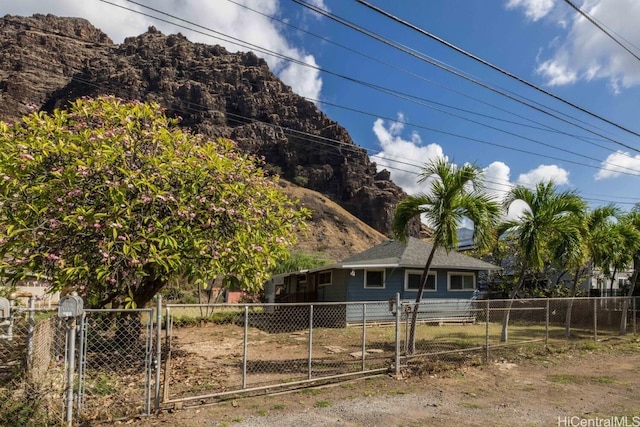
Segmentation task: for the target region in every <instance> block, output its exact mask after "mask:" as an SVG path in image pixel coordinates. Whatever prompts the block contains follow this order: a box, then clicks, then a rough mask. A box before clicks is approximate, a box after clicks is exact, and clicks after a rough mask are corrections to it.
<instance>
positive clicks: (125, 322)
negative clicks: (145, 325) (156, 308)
mask: <svg viewBox="0 0 640 427" xmlns="http://www.w3.org/2000/svg"><path fill="white" fill-rule="evenodd" d="M164 285H165V282H164V280H162V279H161V278H159V277H155V276H152V275H149V276H146V277H144V279H143V280H142V283H141V284H140V286H138V287H137V288H136V290H135V293H134V295H133V302H134V303H135V306H136V307H137V308H144V306H146V305H147V304H148V303H149V301H151V299H152V298H153V297H154V296H155V295H156V294H157V293H158V291H159V290H160V289H162V288H163V287H164ZM116 321H117V322H118V324H117V326H116V333H115V343H116V345H118V346H123V347H133V346H135V345H137V344H139V343H140V334H141V332H142V323H141V321H140V313H138V312H132V311H128V312H127V311H124V312H122V313H120V315H118V316H117V317H116Z"/></svg>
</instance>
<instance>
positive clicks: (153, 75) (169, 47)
mask: <svg viewBox="0 0 640 427" xmlns="http://www.w3.org/2000/svg"><path fill="white" fill-rule="evenodd" d="M0 46H1V51H2V55H0V120H5V121H13V120H15V119H17V118H19V117H20V116H21V115H22V114H24V113H26V112H27V110H28V108H29V106H30V105H31V106H32V104H35V105H36V106H37V107H38V108H41V109H44V110H47V111H51V110H53V109H54V108H64V107H65V106H66V105H67V103H68V102H69V101H71V100H73V99H76V98H78V97H82V96H96V95H100V94H112V95H116V96H118V97H121V98H125V99H140V100H143V101H146V100H153V101H156V102H159V103H160V104H161V105H162V106H163V107H165V108H166V110H167V113H168V114H170V115H176V116H180V117H182V125H183V126H186V127H190V128H192V129H193V130H194V131H196V132H200V133H203V134H205V135H207V136H209V137H212V138H214V137H225V138H230V139H233V140H234V141H236V142H237V143H238V146H239V147H240V149H242V150H244V151H246V152H249V153H252V154H256V155H258V156H264V158H265V160H266V162H267V163H268V164H269V165H270V167H272V168H274V169H275V170H276V171H278V172H279V173H280V175H281V176H282V177H283V178H284V179H286V180H288V181H290V182H293V183H296V184H298V185H299V186H302V187H305V188H307V189H310V190H315V191H316V192H318V193H321V194H322V195H324V196H326V198H327V199H329V200H331V201H333V202H335V203H336V204H338V205H339V206H341V207H342V208H344V209H345V210H346V211H348V212H349V213H350V214H352V215H354V216H355V217H356V218H358V219H360V220H361V221H363V222H364V223H366V224H368V225H369V226H371V227H372V228H373V229H375V230H377V231H378V232H380V233H382V234H386V235H389V233H390V224H391V218H392V215H393V210H394V208H395V205H396V204H397V202H398V201H399V200H400V199H402V198H403V197H404V196H405V194H404V193H403V191H402V190H401V189H400V188H399V187H398V186H397V185H395V184H394V183H393V182H392V181H390V179H389V176H390V174H389V172H388V171H382V172H377V171H376V165H375V163H373V162H371V161H370V159H369V157H368V156H367V154H366V151H365V150H364V149H363V148H361V147H359V146H357V145H356V144H354V142H353V141H352V140H351V138H350V136H349V134H348V133H347V131H346V130H345V129H344V128H343V127H342V126H340V125H339V124H338V123H336V122H335V121H333V120H331V119H330V118H329V117H327V116H326V115H325V114H324V113H323V112H322V111H320V110H319V109H318V108H317V107H316V106H315V105H314V104H313V103H311V102H309V101H307V100H306V99H304V98H302V97H300V96H298V95H296V94H295V93H293V91H292V90H291V88H290V87H288V86H286V85H285V84H284V83H282V82H281V81H280V80H279V79H278V78H277V77H276V76H275V75H274V74H273V73H271V71H270V70H269V68H268V66H267V64H266V62H265V61H264V60H262V59H260V58H258V57H257V56H256V55H255V54H253V53H251V52H248V53H230V52H228V51H227V50H225V49H224V48H222V47H220V46H210V45H205V44H198V43H192V42H190V41H189V40H187V39H186V38H185V37H184V36H182V35H180V34H177V35H164V34H162V33H160V32H159V31H157V30H155V29H154V28H153V27H152V28H149V30H148V31H147V32H146V33H144V34H141V35H139V36H137V37H131V38H127V39H126V40H125V41H124V42H123V43H122V44H119V45H118V44H114V43H113V42H112V41H111V40H110V39H109V37H107V35H106V34H104V33H103V32H102V31H100V30H98V29H96V28H95V27H93V26H92V25H91V24H90V23H89V22H88V21H86V20H84V19H77V18H60V17H56V16H52V15H46V16H45V15H34V16H32V17H17V16H10V15H7V16H4V17H3V18H2V19H0ZM343 222H345V221H343ZM346 222H349V221H346ZM418 229H419V224H417V223H416V224H414V225H413V227H412V231H411V234H414V235H415V234H416V233H417V232H418ZM349 232H350V230H345V233H349ZM345 240H348V239H345ZM374 240H375V239H374Z"/></svg>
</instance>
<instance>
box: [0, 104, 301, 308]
mask: <svg viewBox="0 0 640 427" xmlns="http://www.w3.org/2000/svg"><path fill="white" fill-rule="evenodd" d="M307 216H308V213H307V212H306V211H305V210H304V209H300V208H299V207H298V206H297V204H296V203H295V202H293V201H291V200H290V199H288V198H287V197H286V196H285V195H283V194H282V193H281V192H280V191H279V190H278V188H277V179H276V178H275V177H270V176H268V175H266V174H265V172H264V170H263V169H262V168H261V167H260V166H259V165H258V162H257V161H256V159H255V158H252V157H250V156H246V155H242V154H239V153H238V152H237V151H235V147H234V144H233V143H232V142H231V141H228V140H222V139H220V140H217V141H208V140H206V139H204V138H203V137H201V136H198V135H193V134H190V133H188V132H186V131H183V130H181V129H180V128H178V127H177V120H175V119H170V118H167V117H166V116H165V115H164V114H163V113H162V111H161V109H160V107H159V106H158V105H157V104H153V103H139V102H123V101H121V100H118V99H115V98H112V97H102V98H98V99H95V100H91V99H83V100H78V101H76V102H74V103H73V104H72V106H71V108H70V110H69V111H63V110H56V111H54V112H53V114H52V115H47V114H45V113H33V114H31V115H28V116H26V117H24V118H23V119H22V121H19V122H16V123H15V124H13V125H9V124H6V123H3V122H0V269H2V272H3V273H4V274H8V275H12V276H14V277H16V278H20V277H24V276H26V275H27V274H31V275H32V274H37V275H40V277H41V278H42V280H47V281H49V282H50V283H51V285H52V289H54V290H63V291H72V290H75V291H77V292H78V293H79V294H80V295H82V296H84V297H85V300H86V301H87V302H88V305H90V306H92V307H103V306H105V305H107V304H112V305H114V306H121V305H128V306H143V305H144V304H145V303H147V302H148V301H149V300H150V299H151V298H152V297H153V296H154V295H155V294H156V293H157V292H158V291H159V290H160V289H161V288H162V287H163V286H164V285H165V284H166V283H167V281H168V280H170V279H174V278H182V279H187V280H188V281H190V282H196V283H202V282H208V281H209V280H211V279H213V278H214V277H216V276H217V275H219V274H222V275H224V277H225V284H226V285H229V284H231V283H234V284H237V285H238V286H240V287H242V288H243V289H246V290H248V291H255V290H257V289H258V288H260V287H261V286H262V283H263V282H264V281H265V279H267V275H268V273H269V270H270V269H271V268H272V267H273V266H274V265H275V264H276V262H277V261H278V260H280V259H282V258H284V257H286V256H287V253H288V246H289V245H290V244H292V243H294V242H295V235H296V231H297V230H298V228H299V227H301V226H304V220H305V219H306V217H307Z"/></svg>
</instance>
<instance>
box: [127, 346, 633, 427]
mask: <svg viewBox="0 0 640 427" xmlns="http://www.w3.org/2000/svg"><path fill="white" fill-rule="evenodd" d="M638 396H640V340H638V339H637V338H631V337H629V338H625V339H622V338H612V339H608V340H606V341H603V342H599V343H597V344H592V343H589V342H587V343H585V342H582V343H579V344H576V345H575V346H573V347H572V348H564V347H562V348H560V347H558V348H553V347H551V348H550V349H548V350H546V351H544V352H541V351H539V352H537V353H528V352H526V351H524V352H522V353H518V354H514V356H512V357H510V358H509V360H492V361H491V362H490V363H489V364H486V365H481V366H473V367H460V368H455V369H447V370H436V371H431V372H423V373H414V374H412V375H408V376H407V377H406V378H403V379H396V378H393V377H391V376H388V375H382V376H377V377H373V378H368V379H359V380H352V381H349V382H343V383H340V384H334V385H331V386H324V387H321V388H315V389H306V390H300V391H296V392H289V393H282V394H279V395H271V396H259V397H251V398H243V399H236V400H230V401H226V402H223V403H217V404H213V405H207V406H204V405H203V406H192V407H185V408H182V409H180V410H176V411H172V412H171V413H170V412H164V413H162V414H160V415H154V416H152V417H150V418H149V419H145V420H135V421H129V424H133V425H140V426H144V427H151V426H178V427H192V426H193V427H195V426H212V427H222V426H237V427H241V426H301V425H306V426H398V427H400V426H404V427H409V426H435V425H465V426H489V425H492V426H547V425H548V426H579V425H601V426H605V425H620V426H625V427H630V426H640V399H639V398H638ZM625 417H626V418H625ZM598 422H599V423H600V424H597V423H598ZM581 423H583V424H581ZM587 423H590V424H587ZM607 423H609V424H607ZM615 423H617V424H615Z"/></svg>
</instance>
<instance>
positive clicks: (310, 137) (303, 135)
mask: <svg viewBox="0 0 640 427" xmlns="http://www.w3.org/2000/svg"><path fill="white" fill-rule="evenodd" d="M43 31H44V30H43ZM78 40H80V39H78ZM110 46H111V45H110ZM40 65H41V64H38V66H40ZM47 71H50V72H52V73H53V71H51V70H47ZM72 80H75V81H78V82H80V83H83V84H87V85H90V86H93V87H96V88H98V89H103V87H102V86H100V85H98V84H96V83H93V82H89V81H86V80H84V81H83V80H82V79H79V78H78V77H76V76H73V77H72ZM318 102H320V101H318ZM188 103H189V104H192V105H193V106H194V107H197V108H192V109H191V111H187V110H180V109H177V108H174V110H175V111H177V112H184V113H187V114H189V113H190V112H193V111H202V109H203V108H205V107H204V106H202V105H200V104H196V103H191V102H188ZM333 106H336V107H339V108H346V109H349V108H347V107H342V106H339V105H336V104H333ZM351 110H352V111H358V110H354V109H351ZM358 112H360V113H363V114H368V115H371V116H375V117H379V118H384V117H380V115H374V114H373V113H368V112H362V111H358ZM226 115H227V116H232V117H231V118H230V120H232V121H236V122H238V123H247V122H259V123H262V124H265V125H268V126H272V127H274V128H279V129H283V130H285V131H288V132H290V133H294V134H296V135H297V138H298V139H300V140H302V141H309V142H314V143H316V144H317V145H325V146H331V147H332V148H334V147H335V145H336V144H339V145H340V146H341V147H342V149H346V150H350V151H353V152H358V153H361V152H362V151H365V152H370V151H373V150H369V149H365V148H361V147H357V146H355V145H352V144H346V143H343V142H341V141H336V140H332V139H329V138H325V137H322V136H318V135H314V134H310V133H307V132H302V131H298V130H295V129H290V128H285V127H282V126H279V125H275V124H271V123H267V122H263V121H260V120H256V119H253V118H250V117H246V116H241V115H235V114H231V113H226ZM384 119H386V120H390V121H397V120H394V119H389V118H384ZM404 123H406V124H408V125H410V126H415V127H421V128H425V129H428V130H432V131H435V132H439V133H445V134H449V135H452V136H456V137H459V138H463V139H468V140H472V141H476V142H480V143H488V144H490V145H495V144H493V143H489V142H487V141H482V140H479V139H475V138H468V137H465V136H462V135H456V134H453V133H448V132H444V131H440V130H435V129H431V128H426V127H424V126H420V125H416V124H412V123H409V122H404ZM322 141H325V142H322ZM329 142H330V144H329ZM356 147H357V148H356ZM502 148H506V149H511V147H504V146H503V147H502ZM323 151H326V152H329V150H323ZM517 151H521V152H523V153H525V154H533V155H537V156H541V157H547V158H551V159H553V160H560V161H566V162H570V163H575V164H578V165H581V166H586V167H593V166H592V165H587V164H582V163H579V162H573V161H570V160H566V159H559V158H555V157H552V156H546V155H540V154H538V153H533V152H530V151H527V150H517ZM372 157H376V156H375V155H373V156H372ZM385 159H386V160H388V161H393V162H397V163H400V164H406V165H410V166H414V167H420V165H417V164H414V163H408V162H401V161H398V160H394V159H390V158H388V157H387V158H385ZM406 160H408V159H406ZM385 167H389V168H390V169H395V170H400V171H403V172H406V173H412V174H415V173H416V172H415V171H409V170H406V169H404V170H403V169H400V168H395V167H391V166H385ZM621 173H624V172H621ZM633 175H636V174H633ZM619 203H624V202H619Z"/></svg>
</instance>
